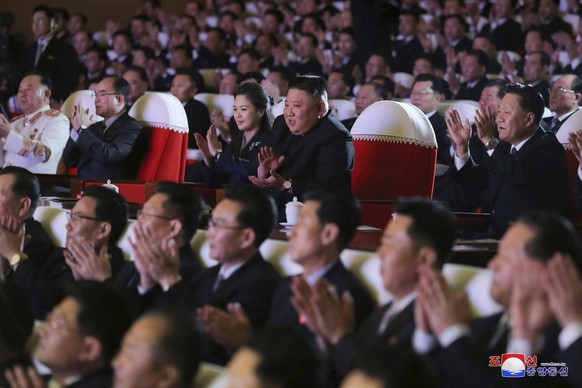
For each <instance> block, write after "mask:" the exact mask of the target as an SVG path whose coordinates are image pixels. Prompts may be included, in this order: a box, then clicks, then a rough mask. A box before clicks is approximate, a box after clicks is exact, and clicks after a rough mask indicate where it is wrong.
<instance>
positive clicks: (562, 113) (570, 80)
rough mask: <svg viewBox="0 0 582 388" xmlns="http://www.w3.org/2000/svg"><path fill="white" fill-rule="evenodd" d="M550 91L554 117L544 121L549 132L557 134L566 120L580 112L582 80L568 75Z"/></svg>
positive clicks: (559, 79) (556, 81) (557, 81)
mask: <svg viewBox="0 0 582 388" xmlns="http://www.w3.org/2000/svg"><path fill="white" fill-rule="evenodd" d="M549 90H550V101H549V103H550V104H549V106H550V110H551V111H552V112H553V113H554V117H548V118H546V119H544V121H545V123H546V124H547V132H551V133H556V132H558V130H559V129H560V127H561V126H562V124H564V122H565V121H566V120H568V118H569V117H570V116H572V115H573V114H574V113H576V112H577V111H578V108H579V107H580V101H581V100H582V78H580V77H578V76H576V75H573V74H566V75H563V76H561V77H560V78H558V79H557V80H555V81H554V83H553V84H552V87H551V88H550V89H549Z"/></svg>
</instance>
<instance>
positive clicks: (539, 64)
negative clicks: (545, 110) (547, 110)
mask: <svg viewBox="0 0 582 388" xmlns="http://www.w3.org/2000/svg"><path fill="white" fill-rule="evenodd" d="M549 68H550V56H549V55H548V54H546V53H545V52H543V51H533V52H531V53H528V54H527V55H526V56H525V62H524V64H523V80H524V81H525V82H526V83H528V84H530V85H532V86H533V87H534V88H535V89H536V90H537V91H538V92H540V94H541V95H542V97H543V99H544V105H545V106H549V102H550V92H549V91H548V89H549V88H550V84H549V83H548V81H546V79H547V78H548V76H549V73H548V70H549Z"/></svg>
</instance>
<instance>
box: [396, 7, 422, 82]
mask: <svg viewBox="0 0 582 388" xmlns="http://www.w3.org/2000/svg"><path fill="white" fill-rule="evenodd" d="M418 23H419V16H418V15H415V14H413V13H404V14H401V15H400V23H399V25H398V32H399V35H398V38H397V39H396V43H395V50H394V59H393V61H392V62H393V66H392V68H393V70H394V71H401V72H404V73H408V74H412V68H413V67H414V61H415V60H416V58H418V56H419V55H421V54H422V53H424V48H423V47H422V44H421V43H420V40H419V39H418V37H417V36H416V34H417V33H418Z"/></svg>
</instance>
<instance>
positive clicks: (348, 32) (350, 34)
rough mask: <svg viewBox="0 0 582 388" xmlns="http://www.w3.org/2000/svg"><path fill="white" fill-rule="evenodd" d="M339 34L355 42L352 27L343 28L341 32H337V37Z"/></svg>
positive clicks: (354, 33)
mask: <svg viewBox="0 0 582 388" xmlns="http://www.w3.org/2000/svg"><path fill="white" fill-rule="evenodd" d="M339 34H346V35H349V36H351V37H352V39H353V40H354V41H355V40H356V32H355V31H354V28H353V27H344V28H342V29H341V30H339V32H338V35H339Z"/></svg>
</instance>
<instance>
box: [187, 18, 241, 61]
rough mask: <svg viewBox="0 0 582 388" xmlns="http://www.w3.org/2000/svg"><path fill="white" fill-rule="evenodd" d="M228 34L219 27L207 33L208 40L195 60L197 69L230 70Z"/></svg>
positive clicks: (210, 29)
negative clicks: (227, 47)
mask: <svg viewBox="0 0 582 388" xmlns="http://www.w3.org/2000/svg"><path fill="white" fill-rule="evenodd" d="M225 50H226V33H225V32H224V30H223V29H221V28H219V27H212V28H209V29H208V30H207V31H206V40H205V41H204V42H202V46H200V49H199V50H198V57H197V58H196V60H194V63H193V65H192V66H193V67H194V68H195V69H197V70H198V69H214V68H222V69H230V68H232V65H231V63H230V57H229V55H228V54H227V53H226V51H225Z"/></svg>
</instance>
